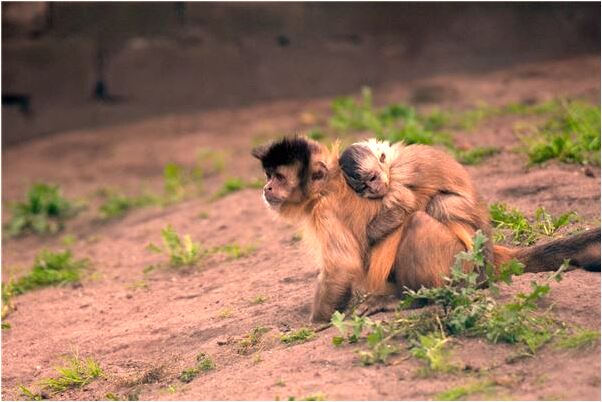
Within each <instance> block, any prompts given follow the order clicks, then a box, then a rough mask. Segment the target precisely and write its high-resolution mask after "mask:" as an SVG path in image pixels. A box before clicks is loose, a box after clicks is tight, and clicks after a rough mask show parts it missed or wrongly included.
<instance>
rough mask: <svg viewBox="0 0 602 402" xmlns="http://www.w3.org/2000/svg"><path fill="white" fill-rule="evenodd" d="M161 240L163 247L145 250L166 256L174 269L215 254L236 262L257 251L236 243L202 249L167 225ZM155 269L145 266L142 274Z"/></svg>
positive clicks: (198, 244) (148, 246) (192, 264)
mask: <svg viewBox="0 0 602 402" xmlns="http://www.w3.org/2000/svg"><path fill="white" fill-rule="evenodd" d="M161 238H162V240H163V247H159V246H157V245H156V244H154V243H149V244H148V245H147V246H146V249H147V250H148V251H150V252H153V253H159V254H167V255H168V256H169V263H170V265H171V266H172V267H174V268H178V267H185V266H187V267H191V266H194V265H196V264H197V263H198V262H199V261H200V260H201V259H203V258H207V257H210V256H212V255H215V254H223V255H225V256H226V257H227V258H229V259H235V260H236V259H239V258H243V257H246V256H248V255H250V254H252V253H253V252H254V251H255V250H256V249H257V247H256V246H254V245H247V246H244V245H239V244H237V243H232V244H224V245H221V246H217V247H212V248H203V247H202V246H201V245H200V243H196V242H193V241H192V238H191V237H190V235H184V236H182V237H180V235H179V234H178V233H177V232H176V231H175V230H174V229H173V228H172V226H171V225H167V226H166V227H165V228H163V229H162V230H161ZM155 268H157V266H155V265H150V266H147V267H146V268H145V269H144V273H148V272H151V271H152V270H154V269H155Z"/></svg>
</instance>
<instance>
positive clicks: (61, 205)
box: [6, 183, 78, 236]
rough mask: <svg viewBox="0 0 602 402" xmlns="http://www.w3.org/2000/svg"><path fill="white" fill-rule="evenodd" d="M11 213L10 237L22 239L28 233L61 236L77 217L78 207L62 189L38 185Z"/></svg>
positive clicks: (7, 229) (42, 184)
mask: <svg viewBox="0 0 602 402" xmlns="http://www.w3.org/2000/svg"><path fill="white" fill-rule="evenodd" d="M11 211H12V216H11V218H10V221H9V222H8V224H7V225H6V234H7V235H8V236H20V235H22V234H25V233H28V232H32V233H36V234H54V233H57V232H58V231H60V230H62V229H63V227H64V222H65V221H66V220H67V219H68V218H71V217H73V216H75V215H76V214H77V212H78V208H76V206H75V205H74V204H73V203H72V202H71V201H69V200H67V199H66V198H64V197H63V196H62V194H61V190H60V188H59V186H55V185H51V184H44V183H37V184H34V185H32V186H31V187H30V188H29V190H28V192H27V195H26V199H25V201H22V202H16V203H14V204H13V205H12V206H11Z"/></svg>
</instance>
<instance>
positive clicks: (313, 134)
mask: <svg viewBox="0 0 602 402" xmlns="http://www.w3.org/2000/svg"><path fill="white" fill-rule="evenodd" d="M307 136H308V137H309V138H311V139H312V140H314V141H321V140H323V139H324V138H326V134H325V133H324V131H322V130H321V129H319V128H312V129H311V130H309V132H308V133H307Z"/></svg>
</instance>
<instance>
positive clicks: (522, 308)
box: [331, 231, 568, 374]
mask: <svg viewBox="0 0 602 402" xmlns="http://www.w3.org/2000/svg"><path fill="white" fill-rule="evenodd" d="M486 241H487V239H486V237H485V236H484V235H483V234H482V233H481V232H480V231H478V232H477V234H476V235H475V237H474V238H473V244H474V246H473V247H474V248H473V250H471V251H470V252H461V253H459V254H458V255H457V256H456V262H455V264H454V266H453V267H452V268H451V270H450V275H449V277H446V278H444V284H443V286H440V287H437V288H424V287H422V288H420V289H418V290H411V289H407V288H406V289H405V290H404V293H405V296H404V299H403V300H402V302H401V303H400V308H399V310H398V311H397V313H396V315H395V317H394V318H393V319H392V320H387V321H386V322H374V321H372V320H370V319H369V318H368V317H359V316H357V315H352V316H351V317H350V319H348V320H346V319H345V318H346V317H345V314H342V313H339V312H335V313H334V314H333V315H332V318H331V324H332V325H333V326H334V327H335V328H337V329H338V330H339V333H340V336H335V337H334V338H333V343H334V344H335V345H336V346H338V345H341V344H343V343H345V342H348V343H351V344H353V343H360V342H364V341H365V344H366V348H365V350H360V351H359V352H358V354H359V359H360V362H361V363H362V364H365V365H368V364H375V363H385V364H386V363H387V362H388V359H389V357H390V356H391V355H394V354H396V353H398V352H399V351H400V347H399V346H398V345H399V344H398V343H397V342H396V339H398V338H403V339H405V340H406V341H408V343H409V345H410V354H411V355H413V356H414V357H417V358H420V359H422V360H424V361H426V362H427V364H428V365H427V367H426V368H425V369H424V371H423V373H424V374H429V373H433V372H449V371H453V370H455V369H456V368H455V367H454V366H453V365H452V364H450V363H449V351H448V350H447V349H446V344H447V343H448V342H449V340H450V339H451V337H453V336H460V335H465V336H478V337H483V338H485V339H487V340H489V341H490V342H492V343H498V342H506V343H511V344H517V345H519V346H520V347H521V348H523V349H524V350H525V353H526V354H529V355H532V354H533V353H535V352H536V351H537V350H538V349H539V348H540V347H541V346H542V345H544V344H545V343H547V342H548V341H550V340H551V339H552V338H553V337H554V336H555V335H556V334H557V333H559V331H560V329H561V327H562V325H561V323H559V322H557V321H556V320H554V319H553V318H551V317H550V316H549V315H548V313H546V312H544V313H541V312H539V311H537V307H538V306H537V302H538V301H539V300H540V299H542V298H543V297H545V296H546V295H547V294H548V292H549V291H550V285H549V284H547V283H544V284H538V283H536V282H532V289H531V291H530V292H528V293H519V294H518V295H516V296H515V297H514V299H513V300H511V301H509V302H507V303H498V302H497V301H496V300H495V299H494V298H493V297H492V296H493V295H497V294H498V293H499V289H498V285H497V283H498V282H504V283H510V282H511V280H512V276H513V275H519V274H521V273H522V272H523V265H522V264H520V263H519V262H517V261H510V262H508V263H506V264H503V265H502V266H501V267H498V268H497V269H496V270H494V268H493V266H491V265H490V264H489V263H487V262H486V260H485V256H484V254H483V248H484V245H485V243H486ZM567 266H568V264H566V263H565V264H563V265H562V266H561V267H560V268H559V269H558V270H557V271H556V272H555V273H554V274H552V275H550V277H549V278H548V282H549V281H551V280H560V279H561V274H562V272H563V271H564V270H566V268H567ZM469 268H470V269H469ZM425 304H428V305H429V306H430V307H429V308H428V309H425V310H423V311H420V312H416V311H413V312H411V313H407V314H406V313H405V311H404V310H405V309H407V308H409V307H412V306H414V307H415V306H417V305H423V306H424V305H425Z"/></svg>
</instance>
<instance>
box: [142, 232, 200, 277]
mask: <svg viewBox="0 0 602 402" xmlns="http://www.w3.org/2000/svg"><path fill="white" fill-rule="evenodd" d="M161 238H162V239H163V247H164V248H163V249H162V248H161V247H159V246H156V245H155V244H153V243H150V244H149V245H148V246H147V249H148V250H149V251H152V252H156V253H166V254H167V255H168V256H169V263H170V265H171V266H172V267H182V266H193V265H195V264H196V263H197V262H198V261H199V259H200V258H201V256H202V250H201V246H200V244H199V243H195V242H193V241H192V238H191V237H190V235H184V236H183V237H180V235H178V233H177V232H176V231H175V230H174V229H173V227H172V226H171V225H167V226H166V227H165V228H163V229H162V230H161Z"/></svg>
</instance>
